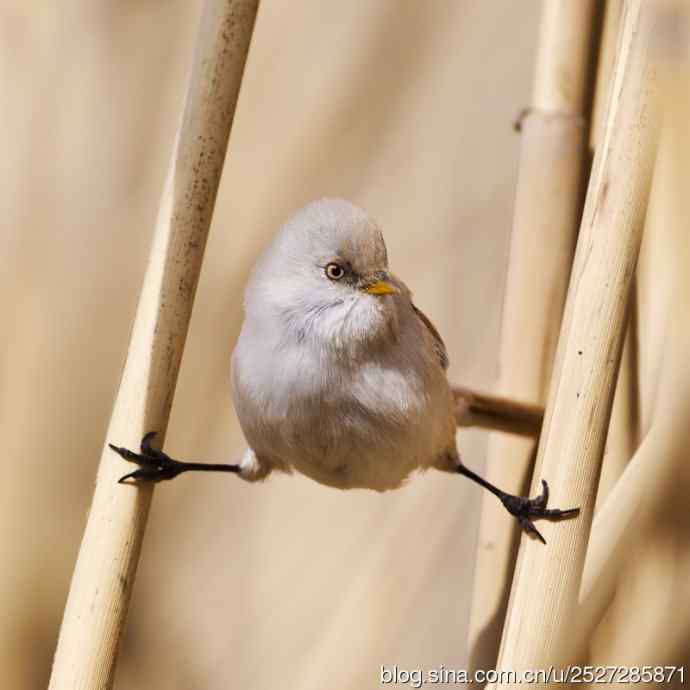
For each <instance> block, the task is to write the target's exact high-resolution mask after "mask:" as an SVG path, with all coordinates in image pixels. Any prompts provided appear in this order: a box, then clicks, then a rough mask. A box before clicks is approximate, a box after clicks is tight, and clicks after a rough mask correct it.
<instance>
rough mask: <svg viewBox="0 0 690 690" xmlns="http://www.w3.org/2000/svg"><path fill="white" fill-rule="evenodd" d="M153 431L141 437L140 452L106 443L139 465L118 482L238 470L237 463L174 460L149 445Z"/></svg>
mask: <svg viewBox="0 0 690 690" xmlns="http://www.w3.org/2000/svg"><path fill="white" fill-rule="evenodd" d="M155 435H156V432H155V431H149V432H148V434H146V435H145V436H144V438H143V439H141V453H135V452H133V451H131V450H128V449H127V448H120V447H118V446H114V445H113V444H112V443H109V444H108V445H109V446H110V447H111V448H112V449H113V450H114V451H115V452H116V453H117V454H118V455H119V456H120V457H121V458H124V459H125V460H127V461H128V462H133V463H135V464H137V465H139V467H140V469H138V470H134V472H130V473H129V474H125V475H124V476H123V477H120V479H119V483H120V484H123V483H124V482H126V481H127V480H128V479H133V480H135V481H147V482H160V481H162V480H164V479H173V478H175V477H177V475H178V474H182V472H234V473H238V472H239V471H240V466H239V465H216V464H210V463H209V464H206V463H201V462H181V461H180V460H174V459H173V458H171V457H170V456H169V455H166V454H165V453H164V452H163V451H162V450H157V449H156V448H153V447H152V446H151V441H152V440H153V438H154V437H155Z"/></svg>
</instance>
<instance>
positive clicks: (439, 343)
mask: <svg viewBox="0 0 690 690" xmlns="http://www.w3.org/2000/svg"><path fill="white" fill-rule="evenodd" d="M412 308H413V309H414V312H415V314H417V316H418V317H419V320H420V321H421V322H422V323H423V324H424V325H425V326H426V327H427V330H428V331H429V333H431V336H432V338H433V339H434V351H435V352H436V354H437V355H438V359H439V362H440V363H441V367H442V368H443V370H444V371H445V370H446V369H448V363H449V362H448V350H446V344H445V343H444V342H443V338H441V335H440V334H439V332H438V331H437V330H436V326H434V324H433V323H431V321H429V317H428V316H427V315H426V314H425V313H424V312H423V311H422V310H421V309H418V308H417V307H415V305H414V304H413V305H412Z"/></svg>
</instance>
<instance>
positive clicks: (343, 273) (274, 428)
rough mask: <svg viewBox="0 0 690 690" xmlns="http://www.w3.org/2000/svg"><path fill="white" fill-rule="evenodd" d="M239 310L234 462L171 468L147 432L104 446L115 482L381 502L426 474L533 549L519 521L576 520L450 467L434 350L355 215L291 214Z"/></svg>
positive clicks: (451, 412) (449, 431)
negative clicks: (336, 494)
mask: <svg viewBox="0 0 690 690" xmlns="http://www.w3.org/2000/svg"><path fill="white" fill-rule="evenodd" d="M244 308H245V319H244V323H243V325H242V331H241V333H240V336H239V339H238V341H237V345H236V347H235V350H234V352H233V355H232V377H231V378H232V394H233V400H234V404H235V409H236V411H237V415H238V418H239V421H240V425H241V427H242V431H243V432H244V435H245V437H246V439H247V442H248V445H249V448H248V449H247V451H246V452H245V454H244V456H243V457H242V459H241V461H240V462H239V464H236V465H225V464H221V465H218V464H205V463H192V462H181V461H178V460H174V459H173V458H171V457H170V456H168V455H166V454H165V453H163V452H162V451H160V450H157V449H155V448H153V446H152V444H151V442H152V440H153V438H154V436H155V433H154V432H149V433H148V434H146V436H144V439H143V440H142V443H141V453H134V452H132V451H130V450H128V449H126V448H121V447H118V446H114V445H112V444H110V447H111V448H112V449H113V450H114V451H116V452H117V453H118V454H119V455H120V456H122V457H123V458H124V459H126V460H129V461H132V462H134V463H136V464H138V465H139V466H140V468H139V469H137V470H135V471H133V472H130V473H129V474H127V475H125V476H124V477H122V479H121V480H120V481H121V482H125V481H127V480H134V481H160V480H163V479H172V478H173V477H176V476H177V475H179V474H181V473H182V472H187V471H219V472H233V473H236V474H237V475H239V476H240V477H241V478H242V479H245V480H247V481H250V482H253V481H258V480H262V479H265V478H266V477H267V476H268V475H269V474H270V473H271V472H273V471H280V472H287V473H290V472H292V471H297V472H300V473H301V474H303V475H306V476H307V477H310V478H311V479H313V480H315V481H317V482H319V483H321V484H325V485H327V486H331V487H335V488H337V489H373V490H375V491H388V490H390V489H396V488H398V487H400V486H401V485H402V484H403V482H405V480H406V479H407V478H408V477H409V476H410V474H411V473H413V472H414V471H415V470H425V469H428V468H434V469H437V470H441V471H443V472H449V473H453V474H461V475H464V476H466V477H468V478H469V479H471V480H473V481H475V482H477V483H478V484H480V485H481V486H483V487H484V488H485V489H487V490H488V491H490V492H491V493H493V494H494V495H495V496H497V497H498V499H499V500H500V501H501V502H502V503H503V505H504V506H505V508H506V509H507V510H508V512H509V513H510V514H511V515H513V516H515V518H517V520H518V522H519V524H520V526H521V528H522V529H523V530H524V531H525V532H527V533H528V534H530V535H532V536H534V537H536V538H538V539H540V540H541V541H542V542H544V543H546V542H545V541H544V538H543V537H542V535H541V534H540V533H539V531H538V530H537V529H536V527H535V526H534V524H533V519H535V518H551V519H560V518H566V517H573V516H575V515H577V513H578V512H579V509H578V508H572V509H568V510H558V509H549V508H547V503H548V485H547V483H546V482H545V481H542V485H543V490H542V493H541V494H540V495H539V496H538V497H536V498H533V499H529V498H523V497H520V496H514V495H511V494H508V493H506V492H504V491H501V490H500V489H499V488H497V487H496V486H494V485H492V484H490V483H489V482H487V481H486V480H485V479H483V478H482V477H480V476H479V475H477V474H475V473H474V472H473V471H472V470H470V469H469V468H467V467H466V466H465V465H464V464H463V463H462V462H461V460H460V455H459V453H458V449H457V445H456V403H455V399H454V395H453V391H452V389H451V386H450V384H449V382H448V379H447V377H446V370H447V368H448V353H447V351H446V347H445V345H444V343H443V340H442V339H441V336H440V335H439V333H438V331H437V330H436V328H435V327H434V326H433V324H432V323H431V321H430V320H429V319H428V318H427V317H426V316H425V315H424V314H423V313H422V311H420V310H419V309H418V308H417V307H416V306H415V305H414V304H413V302H412V294H411V293H410V291H409V290H408V288H407V287H406V286H405V284H404V283H403V282H402V281H401V280H399V279H398V278H397V277H396V276H394V275H393V274H392V273H391V272H390V271H389V269H388V257H387V253H386V245H385V243H384V239H383V235H382V233H381V230H380V228H379V226H378V225H377V224H376V222H375V221H374V220H373V219H372V218H370V217H369V216H368V215H367V213H365V212H364V211H363V210H362V209H360V208H358V207H357V206H354V205H353V204H351V203H349V202H347V201H343V200H338V199H321V200H319V201H314V202H312V203H310V204H308V205H307V206H305V207H304V208H303V209H301V210H300V211H299V212H297V213H296V214H295V215H294V216H293V217H292V218H291V219H290V220H289V221H288V222H287V223H286V224H285V225H284V226H283V227H282V228H281V229H280V231H279V232H278V234H277V236H276V237H275V239H274V241H273V243H272V244H271V245H270V246H269V247H268V249H266V251H265V252H264V254H263V255H262V256H261V258H260V259H259V261H258V262H257V265H256V267H255V268H254V271H253V273H252V275H251V277H250V280H249V282H248V284H247V288H246V292H245V301H244Z"/></svg>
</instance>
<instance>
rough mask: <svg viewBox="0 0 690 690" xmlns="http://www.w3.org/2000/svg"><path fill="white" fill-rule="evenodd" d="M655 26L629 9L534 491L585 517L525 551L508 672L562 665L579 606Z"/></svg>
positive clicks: (649, 106)
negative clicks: (562, 649) (548, 492)
mask: <svg viewBox="0 0 690 690" xmlns="http://www.w3.org/2000/svg"><path fill="white" fill-rule="evenodd" d="M653 17H654V12H653V3H651V2H649V1H648V0H629V2H627V3H626V6H625V11H624V16H623V24H622V26H623V30H622V33H621V38H620V40H619V43H618V51H617V58H616V66H615V69H614V76H613V81H612V91H611V97H610V99H609V110H608V114H607V117H606V124H605V129H604V137H603V142H602V145H601V147H600V148H599V149H598V151H597V154H596V157H595V161H594V168H593V172H592V176H591V179H590V185H589V188H588V192H587V199H586V204H585V211H584V217H583V221H582V225H581V229H580V235H579V238H578V243H577V252H576V256H575V262H574V266H573V272H572V276H571V281H570V286H569V290H568V298H567V303H566V310H565V315H564V320H563V327H562V330H561V334H560V337H559V343H558V349H557V353H556V364H555V370H554V377H553V383H552V385H551V388H550V392H549V400H548V404H547V412H546V419H545V425H544V430H543V431H542V436H541V441H540V444H539V453H538V457H537V465H536V469H535V476H534V481H533V484H534V486H533V490H535V491H536V489H537V483H538V482H539V480H540V479H541V478H545V479H547V480H548V481H549V482H550V484H551V489H552V497H553V499H552V500H553V503H554V505H559V506H570V505H579V506H581V512H580V515H579V517H578V519H576V520H571V521H568V522H565V523H559V524H555V525H554V524H544V523H542V531H543V533H544V536H545V537H546V540H547V541H548V546H547V547H546V548H545V547H544V546H543V545H542V544H539V543H536V542H534V541H532V540H528V539H523V540H522V546H521V550H520V554H519V557H518V562H517V565H516V569H515V578H514V581H513V588H512V591H511V600H510V604H509V612H508V623H507V626H506V629H505V631H504V635H503V640H502V645H501V654H500V658H499V668H501V669H510V670H517V671H519V670H524V669H527V668H532V669H534V668H543V667H545V666H546V665H547V664H549V663H550V661H551V660H553V659H555V658H557V653H558V650H557V649H556V643H557V639H558V634H559V632H560V631H562V630H563V629H565V628H566V627H567V626H568V624H569V623H570V622H571V621H572V620H573V615H574V612H575V607H576V605H577V599H578V592H579V588H580V582H581V577H582V570H583V564H584V557H585V550H586V546H587V541H588V537H589V531H590V527H591V520H592V511H593V506H594V499H595V495H596V483H597V478H598V473H599V467H600V461H601V456H602V452H603V447H604V441H605V434H606V428H607V425H608V420H609V415H610V411H611V403H612V398H613V391H614V384H615V380H616V372H617V368H618V364H619V360H620V351H621V346H622V342H623V327H624V322H625V312H626V307H627V304H628V301H629V293H630V284H631V278H632V274H633V271H634V268H635V263H636V260H637V255H638V252H639V246H640V241H641V237H642V227H643V223H644V217H645V213H646V208H647V201H648V197H649V190H650V186H651V177H652V169H653V163H654V157H655V151H656V139H657V133H658V127H657V118H656V106H657V104H656V102H655V98H654V97H653V94H654V82H655V80H654V67H653V65H652V64H651V63H650V60H649V47H650V37H651V35H652V24H653ZM532 687H533V686H532ZM540 687H546V685H545V684H544V685H541V686H540Z"/></svg>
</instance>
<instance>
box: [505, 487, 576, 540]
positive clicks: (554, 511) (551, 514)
mask: <svg viewBox="0 0 690 690" xmlns="http://www.w3.org/2000/svg"><path fill="white" fill-rule="evenodd" d="M541 483H542V487H543V488H542V492H541V494H539V496H537V497H536V498H524V497H523V496H513V495H512V494H505V495H504V496H502V497H501V503H503V505H504V506H505V508H506V510H507V511H508V512H509V513H510V514H511V515H514V516H515V517H516V518H517V521H518V523H519V524H520V527H521V528H522V530H523V531H524V532H525V533H527V534H529V535H530V536H533V537H536V538H537V539H539V540H540V541H541V542H542V544H546V539H544V537H543V536H542V535H541V533H540V532H539V530H538V529H537V528H536V527H535V526H534V523H533V522H532V519H531V518H534V519H537V518H546V519H549V520H563V519H567V518H573V517H575V516H576V515H577V514H578V513H579V512H580V509H579V508H567V509H565V510H559V509H558V508H547V507H546V506H547V504H548V502H549V485H548V484H547V483H546V482H545V481H544V480H543V479H542V480H541Z"/></svg>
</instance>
